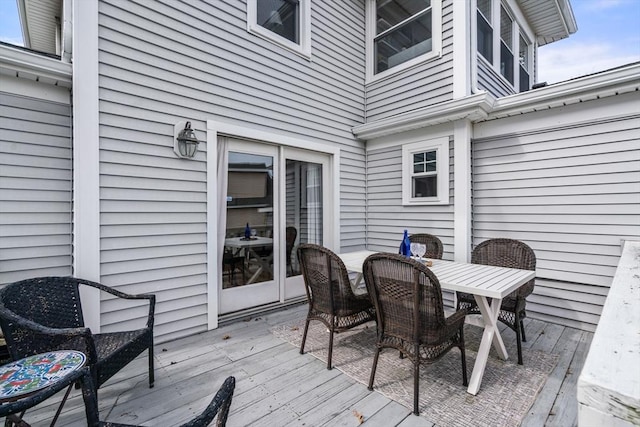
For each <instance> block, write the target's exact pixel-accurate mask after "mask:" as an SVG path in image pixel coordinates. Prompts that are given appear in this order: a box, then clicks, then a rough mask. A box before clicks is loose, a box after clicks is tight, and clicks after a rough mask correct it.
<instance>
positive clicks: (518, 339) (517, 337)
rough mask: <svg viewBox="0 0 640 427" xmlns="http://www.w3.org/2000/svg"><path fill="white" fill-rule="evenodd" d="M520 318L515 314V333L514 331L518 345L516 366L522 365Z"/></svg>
mask: <svg viewBox="0 0 640 427" xmlns="http://www.w3.org/2000/svg"><path fill="white" fill-rule="evenodd" d="M520 322H521V320H520V316H518V313H516V324H515V328H514V329H515V331H516V343H517V345H518V365H523V364H524V363H522V341H521V340H522V337H521V335H520Z"/></svg>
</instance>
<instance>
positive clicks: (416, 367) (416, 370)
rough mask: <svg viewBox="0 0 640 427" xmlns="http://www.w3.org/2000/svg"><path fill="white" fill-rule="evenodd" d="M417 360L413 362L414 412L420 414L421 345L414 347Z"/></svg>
mask: <svg viewBox="0 0 640 427" xmlns="http://www.w3.org/2000/svg"><path fill="white" fill-rule="evenodd" d="M414 352H415V355H416V361H415V362H414V364H413V414H414V415H420V410H419V409H420V404H419V403H418V401H419V399H418V396H419V394H420V347H419V346H417V345H416V346H415V349H414Z"/></svg>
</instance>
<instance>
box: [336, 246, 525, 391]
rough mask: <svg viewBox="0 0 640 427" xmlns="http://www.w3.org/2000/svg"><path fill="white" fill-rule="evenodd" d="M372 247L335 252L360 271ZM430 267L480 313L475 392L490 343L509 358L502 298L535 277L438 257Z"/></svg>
mask: <svg viewBox="0 0 640 427" xmlns="http://www.w3.org/2000/svg"><path fill="white" fill-rule="evenodd" d="M374 253H376V252H373V251H367V250H363V251H357V252H348V253H342V254H338V256H339V257H340V259H342V262H343V263H344V265H345V267H346V268H347V270H349V271H352V272H355V273H359V275H358V276H359V277H358V279H356V282H357V281H358V280H359V278H360V277H361V275H362V264H363V262H364V260H365V259H366V258H367V257H368V256H369V255H371V254H374ZM429 261H431V262H432V263H433V265H432V266H431V267H429V268H430V269H431V271H433V273H434V274H435V275H436V277H437V278H438V280H439V281H440V287H441V288H442V289H448V290H451V291H460V292H466V293H470V294H473V296H474V298H475V300H476V302H477V303H478V307H479V309H480V313H481V314H482V323H483V324H484V331H483V333H482V340H481V341H480V348H479V349H478V356H477V358H476V362H475V365H474V366H473V371H472V373H471V379H470V381H469V386H468V388H467V392H468V393H470V394H473V395H476V394H478V390H479V389H480V383H481V382H482V376H483V375H484V370H485V368H486V366H487V360H488V358H489V350H490V349H491V343H492V342H493V346H494V348H495V349H496V352H497V353H498V356H499V357H500V358H502V359H504V360H507V359H508V358H509V355H508V354H507V350H506V348H505V346H504V342H503V341H502V337H501V336H500V330H499V328H498V314H499V313H500V305H501V303H502V299H503V298H504V297H506V296H507V295H509V294H510V293H511V292H513V291H515V290H516V289H518V288H519V287H520V286H522V285H524V284H525V283H527V282H528V281H529V280H531V279H533V278H534V277H535V271H531V270H519V269H515V268H505V267H494V266H489V265H480V264H469V263H459V262H452V261H444V260H440V259H429Z"/></svg>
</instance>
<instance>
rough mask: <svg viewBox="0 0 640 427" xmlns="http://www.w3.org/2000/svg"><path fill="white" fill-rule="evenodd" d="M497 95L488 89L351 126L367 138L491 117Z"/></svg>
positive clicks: (355, 131) (354, 131) (355, 133)
mask: <svg viewBox="0 0 640 427" xmlns="http://www.w3.org/2000/svg"><path fill="white" fill-rule="evenodd" d="M494 102H495V98H494V97H493V96H491V95H489V94H488V93H486V92H480V93H477V94H475V95H471V96H467V97H464V98H460V99H454V100H452V101H447V102H443V103H442V104H438V105H434V106H431V107H424V108H420V109H417V110H414V111H410V112H408V113H404V114H400V115H397V116H393V117H388V118H386V119H382V120H378V121H375V122H371V123H364V124H362V125H358V126H355V127H353V128H352V129H351V131H352V132H353V135H354V136H355V137H356V138H359V139H363V140H367V139H373V138H379V137H381V136H385V135H391V134H394V133H400V132H405V131H409V130H413V129H419V128H423V127H428V126H433V125H437V124H440V123H447V122H453V121H456V120H461V119H467V120H471V121H478V120H481V119H484V118H486V117H487V115H488V113H489V112H490V111H491V110H492V107H493V104H494Z"/></svg>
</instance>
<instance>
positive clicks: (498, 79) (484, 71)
mask: <svg viewBox="0 0 640 427" xmlns="http://www.w3.org/2000/svg"><path fill="white" fill-rule="evenodd" d="M478 89H480V90H485V91H487V92H489V93H490V94H491V95H493V96H495V97H496V98H501V97H503V96H507V95H513V94H514V93H515V89H514V88H513V86H512V85H511V84H510V83H509V82H508V81H507V79H505V78H504V77H502V76H501V75H500V74H499V73H498V72H496V70H494V69H493V68H492V67H491V65H490V64H489V63H488V62H487V61H486V60H484V59H482V58H481V55H480V54H478Z"/></svg>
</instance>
